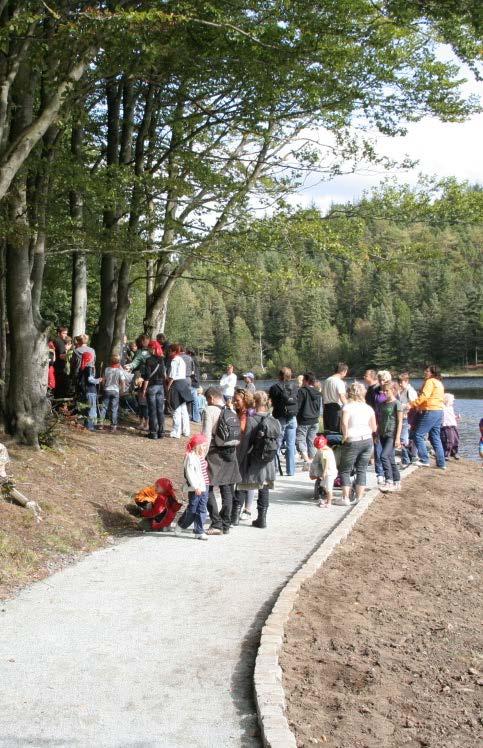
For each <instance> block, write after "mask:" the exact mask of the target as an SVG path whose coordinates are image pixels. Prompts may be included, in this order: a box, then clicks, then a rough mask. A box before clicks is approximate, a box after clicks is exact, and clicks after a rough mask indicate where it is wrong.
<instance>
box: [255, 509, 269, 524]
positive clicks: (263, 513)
mask: <svg viewBox="0 0 483 748" xmlns="http://www.w3.org/2000/svg"><path fill="white" fill-rule="evenodd" d="M266 526H267V510H266V508H265V507H264V508H263V509H261V508H260V507H258V516H257V518H256V519H254V520H253V522H252V527H266Z"/></svg>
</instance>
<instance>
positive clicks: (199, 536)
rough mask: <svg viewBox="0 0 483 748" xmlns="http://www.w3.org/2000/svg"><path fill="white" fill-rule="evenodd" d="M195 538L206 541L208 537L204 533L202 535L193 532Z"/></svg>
mask: <svg viewBox="0 0 483 748" xmlns="http://www.w3.org/2000/svg"><path fill="white" fill-rule="evenodd" d="M195 538H196V540H208V535H207V534H206V533H205V532H202V533H197V532H195Z"/></svg>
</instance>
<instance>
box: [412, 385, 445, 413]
mask: <svg viewBox="0 0 483 748" xmlns="http://www.w3.org/2000/svg"><path fill="white" fill-rule="evenodd" d="M443 397H444V387H443V383H442V382H441V381H440V380H439V379H434V377H430V378H429V379H427V380H426V381H425V383H424V387H423V389H422V392H421V394H420V395H418V397H417V398H416V400H413V401H412V403H411V405H410V407H411V408H416V409H417V410H443V408H444V402H443Z"/></svg>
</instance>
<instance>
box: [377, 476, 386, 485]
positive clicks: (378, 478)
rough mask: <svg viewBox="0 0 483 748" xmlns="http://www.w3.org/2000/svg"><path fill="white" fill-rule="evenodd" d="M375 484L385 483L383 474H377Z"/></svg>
mask: <svg viewBox="0 0 483 748" xmlns="http://www.w3.org/2000/svg"><path fill="white" fill-rule="evenodd" d="M377 485H378V486H385V485H386V479H385V477H384V476H383V475H378V476H377Z"/></svg>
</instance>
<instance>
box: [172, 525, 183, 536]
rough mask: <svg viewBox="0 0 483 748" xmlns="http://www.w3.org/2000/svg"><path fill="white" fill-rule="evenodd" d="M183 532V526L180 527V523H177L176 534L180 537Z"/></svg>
mask: <svg viewBox="0 0 483 748" xmlns="http://www.w3.org/2000/svg"><path fill="white" fill-rule="evenodd" d="M182 532H183V528H182V527H180V526H179V525H176V527H175V528H174V534H175V535H176V536H177V537H178V538H179V536H180V535H181V533H182Z"/></svg>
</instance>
